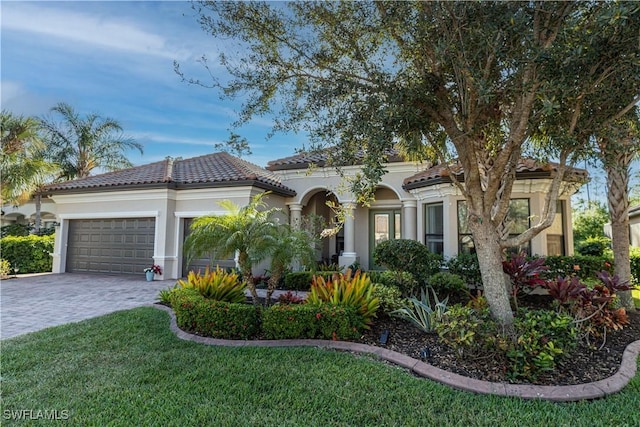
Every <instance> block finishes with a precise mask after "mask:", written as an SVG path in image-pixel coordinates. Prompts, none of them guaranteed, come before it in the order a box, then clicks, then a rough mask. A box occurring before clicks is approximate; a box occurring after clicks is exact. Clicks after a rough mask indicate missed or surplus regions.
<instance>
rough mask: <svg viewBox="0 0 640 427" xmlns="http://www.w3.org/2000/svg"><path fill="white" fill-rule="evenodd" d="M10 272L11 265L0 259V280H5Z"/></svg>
mask: <svg viewBox="0 0 640 427" xmlns="http://www.w3.org/2000/svg"><path fill="white" fill-rule="evenodd" d="M10 272H11V263H10V262H9V261H7V260H6V259H4V258H2V259H0V279H6V278H7V277H9V273H10Z"/></svg>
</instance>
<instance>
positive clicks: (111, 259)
mask: <svg viewBox="0 0 640 427" xmlns="http://www.w3.org/2000/svg"><path fill="white" fill-rule="evenodd" d="M154 236H155V219H154V218H142V219H122V218H114V219H99V220H98V219H95V220H71V221H70V222H69V237H68V242H69V243H68V247H67V271H69V272H74V271H76V272H80V271H85V272H101V273H122V274H139V273H141V272H142V271H143V270H144V268H146V267H148V266H149V265H150V263H151V262H153V247H154Z"/></svg>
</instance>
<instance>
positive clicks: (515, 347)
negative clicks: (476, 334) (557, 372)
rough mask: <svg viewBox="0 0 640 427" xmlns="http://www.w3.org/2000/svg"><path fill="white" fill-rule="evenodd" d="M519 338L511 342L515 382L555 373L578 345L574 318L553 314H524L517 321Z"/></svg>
mask: <svg viewBox="0 0 640 427" xmlns="http://www.w3.org/2000/svg"><path fill="white" fill-rule="evenodd" d="M514 324H515V329H516V335H517V338H516V340H515V341H512V342H511V345H510V346H509V349H508V351H507V358H508V359H509V361H510V362H511V364H510V369H509V376H510V377H511V378H513V379H519V378H524V379H529V380H535V379H536V378H537V377H538V376H539V375H540V374H541V373H543V372H549V371H553V370H554V369H555V368H556V365H557V362H558V360H559V359H561V358H562V357H564V356H566V355H567V354H568V353H569V352H570V351H571V350H572V349H573V348H575V346H576V344H577V338H576V337H577V330H576V327H575V323H574V321H573V318H572V317H571V316H569V315H567V314H563V313H556V312H554V311H551V310H522V311H521V312H520V313H518V315H517V316H516V318H515V320H514Z"/></svg>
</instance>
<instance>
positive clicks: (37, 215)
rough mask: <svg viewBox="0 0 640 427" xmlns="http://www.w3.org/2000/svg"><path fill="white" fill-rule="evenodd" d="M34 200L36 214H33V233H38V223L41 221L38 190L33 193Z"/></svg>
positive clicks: (40, 202) (40, 201) (40, 197)
mask: <svg viewBox="0 0 640 427" xmlns="http://www.w3.org/2000/svg"><path fill="white" fill-rule="evenodd" d="M34 198H35V200H34V202H35V205H36V215H35V219H34V224H33V231H34V233H35V234H40V223H41V222H42V221H41V218H40V217H41V216H42V215H41V213H40V212H41V210H42V196H41V195H40V192H39V191H36V193H35V195H34Z"/></svg>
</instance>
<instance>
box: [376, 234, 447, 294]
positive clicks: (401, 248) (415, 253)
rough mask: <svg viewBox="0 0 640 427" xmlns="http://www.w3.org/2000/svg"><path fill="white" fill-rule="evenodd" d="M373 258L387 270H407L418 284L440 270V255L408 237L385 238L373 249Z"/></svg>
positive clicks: (421, 283) (424, 281)
mask: <svg viewBox="0 0 640 427" xmlns="http://www.w3.org/2000/svg"><path fill="white" fill-rule="evenodd" d="M373 260H374V261H375V263H376V264H377V265H381V266H383V267H385V268H387V269H389V270H394V271H407V272H409V273H411V275H412V276H413V277H414V279H416V280H417V281H418V283H419V284H420V285H423V284H425V283H426V282H427V280H428V279H429V277H430V276H431V275H433V274H436V273H437V272H438V271H440V267H441V265H442V261H443V259H442V256H440V255H438V254H434V253H432V252H430V251H429V248H427V246H426V245H424V244H422V243H420V242H418V241H416V240H410V239H394V240H385V241H384V242H381V243H379V244H378V246H376V248H375V249H374V251H373Z"/></svg>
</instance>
